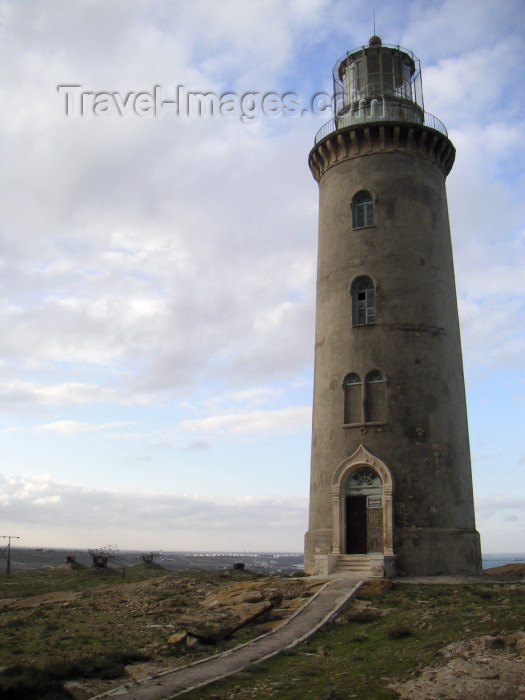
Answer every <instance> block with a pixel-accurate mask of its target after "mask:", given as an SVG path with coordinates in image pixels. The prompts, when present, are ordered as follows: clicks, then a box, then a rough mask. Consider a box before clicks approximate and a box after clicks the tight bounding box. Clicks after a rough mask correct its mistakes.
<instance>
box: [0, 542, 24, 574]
mask: <svg viewBox="0 0 525 700" xmlns="http://www.w3.org/2000/svg"><path fill="white" fill-rule="evenodd" d="M0 537H3V538H4V539H6V540H7V545H6V546H5V547H0V561H2V560H5V562H6V570H5V573H6V576H10V575H11V540H19V539H20V537H18V536H16V535H0Z"/></svg>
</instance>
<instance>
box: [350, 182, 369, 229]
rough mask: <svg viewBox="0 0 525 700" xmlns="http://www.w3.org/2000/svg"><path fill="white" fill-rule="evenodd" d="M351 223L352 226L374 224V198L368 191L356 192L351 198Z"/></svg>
mask: <svg viewBox="0 0 525 700" xmlns="http://www.w3.org/2000/svg"><path fill="white" fill-rule="evenodd" d="M352 225H353V227H354V228H361V227H362V226H373V225H374V200H373V198H372V195H371V194H370V192H365V190H361V192H357V193H356V194H355V195H354V197H353V199H352Z"/></svg>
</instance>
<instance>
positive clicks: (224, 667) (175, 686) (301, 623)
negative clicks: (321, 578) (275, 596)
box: [93, 577, 361, 700]
mask: <svg viewBox="0 0 525 700" xmlns="http://www.w3.org/2000/svg"><path fill="white" fill-rule="evenodd" d="M360 586H361V581H360V580H359V579H356V578H346V577H345V578H337V579H332V580H331V581H329V582H328V583H326V584H325V585H324V586H323V587H322V588H321V589H320V590H319V591H318V592H317V593H316V594H315V595H313V596H312V597H311V598H310V599H309V600H308V601H307V603H305V605H303V606H302V607H301V608H299V610H297V611H296V612H295V613H294V615H292V616H291V617H290V618H288V619H287V620H285V621H284V622H283V623H282V624H281V625H280V626H279V627H276V628H275V629H274V630H272V631H271V632H268V633H267V634H264V635H262V636H260V637H257V638H256V639H253V640H252V641H251V642H248V643H246V644H241V645H240V646H238V647H235V648H234V649H230V650H229V651H226V652H224V653H223V654H217V655H216V656H212V657H210V658H208V659H204V660H202V661H197V662H196V663H193V664H190V665H189V666H182V667H181V668H177V669H175V670H173V671H167V672H165V673H163V674H161V675H159V676H155V677H154V678H148V679H146V680H144V681H140V682H139V683H135V682H134V683H131V684H129V685H126V686H123V687H121V688H116V689H114V690H110V691H108V692H107V693H103V694H102V695H97V696H96V698H118V699H119V700H161V699H162V700H169V699H170V698H176V697H178V696H179V695H183V694H184V693H187V692H188V691H190V690H194V689H195V688H199V687H201V686H203V685H207V684H208V683H212V682H213V681H216V680H218V679H219V678H224V677H225V676H229V675H230V674H232V673H237V672H238V671H241V670H242V669H243V668H245V667H246V666H248V665H249V664H253V663H257V662H259V661H263V660H265V659H268V658H270V657H271V656H275V655H276V654H278V653H279V652H280V651H282V650H283V649H290V648H292V647H294V646H295V645H296V644H299V643H300V642H302V641H304V640H305V639H308V637H310V636H311V635H312V634H314V633H315V632H317V630H318V629H320V628H321V627H322V626H323V625H325V624H327V623H328V622H330V621H331V620H333V619H334V617H335V616H336V615H337V613H338V612H339V611H340V610H342V609H343V608H344V607H345V605H347V604H348V603H349V601H350V600H351V598H352V597H353V595H354V594H355V593H356V592H357V590H358V589H359V587H360ZM93 700H96V699H95V698H93Z"/></svg>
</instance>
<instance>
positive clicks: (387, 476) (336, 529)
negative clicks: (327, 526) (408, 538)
mask: <svg viewBox="0 0 525 700" xmlns="http://www.w3.org/2000/svg"><path fill="white" fill-rule="evenodd" d="M360 467H371V468H372V469H374V470H375V471H376V472H377V473H378V475H379V477H380V478H381V481H382V482H383V555H384V556H393V554H394V550H393V542H394V527H393V513H392V497H393V490H394V484H393V480H392V474H391V472H390V469H389V468H388V467H387V466H386V464H385V463H384V462H382V461H381V460H380V459H378V458H377V457H375V456H374V455H373V454H372V453H371V452H369V451H368V450H367V449H366V448H365V447H363V445H360V446H359V447H358V448H357V450H356V451H355V452H354V453H353V454H352V455H351V456H350V457H347V458H346V459H345V460H344V461H343V462H341V464H340V465H339V466H338V467H337V469H336V470H335V472H334V475H333V477H332V485H331V490H332V522H333V529H332V533H333V534H332V554H338V555H339V554H342V553H343V552H345V551H346V512H345V510H346V509H345V486H346V481H347V479H348V477H349V476H350V474H351V473H352V472H353V471H355V470H356V469H358V468H360Z"/></svg>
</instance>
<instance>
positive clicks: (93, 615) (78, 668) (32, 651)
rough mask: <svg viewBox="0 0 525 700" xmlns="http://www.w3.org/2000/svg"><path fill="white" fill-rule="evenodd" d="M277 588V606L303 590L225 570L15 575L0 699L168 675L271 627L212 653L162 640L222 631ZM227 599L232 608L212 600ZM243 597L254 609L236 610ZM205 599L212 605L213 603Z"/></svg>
mask: <svg viewBox="0 0 525 700" xmlns="http://www.w3.org/2000/svg"><path fill="white" fill-rule="evenodd" d="M252 587H255V588H254V590H255V589H256V590H255V593H254V591H253V590H252ZM280 587H281V588H283V591H284V598H285V604H286V599H288V602H289V603H290V604H292V603H293V601H292V599H294V600H297V601H298V602H300V601H301V600H302V598H304V597H307V596H310V595H311V594H312V592H313V589H311V587H309V586H308V585H307V584H306V583H304V580H303V579H290V578H287V579H278V578H274V577H266V576H262V575H256V574H250V573H249V572H235V571H233V570H230V571H224V572H204V571H191V572H188V571H185V572H183V571H181V572H167V571H166V570H164V569H162V568H161V567H159V566H155V565H140V566H136V567H132V568H129V569H127V570H126V572H125V577H123V574H122V570H111V569H99V570H97V569H92V568H85V567H77V568H69V567H66V566H64V567H58V568H56V569H52V570H48V571H37V570H27V571H21V572H15V573H14V574H13V576H12V577H11V578H9V579H7V580H3V581H2V582H1V584H0V599H1V600H0V637H1V638H2V640H3V644H2V645H1V646H0V697H1V698H2V700H37V699H40V698H42V699H44V698H45V700H58V699H59V698H60V699H62V698H70V697H74V698H77V699H78V700H83V698H87V697H90V696H92V695H94V694H95V692H93V690H95V691H96V692H101V691H102V690H104V689H105V688H106V687H110V686H108V685H107V683H106V684H104V683H102V684H98V685H97V684H94V683H92V682H91V681H90V682H89V683H88V682H82V683H78V684H77V685H75V686H74V687H69V686H67V688H69V689H66V690H64V688H63V681H71V680H79V679H84V680H85V679H103V680H105V681H107V680H109V679H115V678H123V680H122V682H124V680H125V676H126V671H125V665H126V664H130V663H133V662H139V661H140V662H145V661H149V662H152V663H156V664H161V669H162V668H163V667H162V664H164V667H165V668H172V667H175V666H177V665H181V664H185V663H189V662H192V661H195V660H197V659H199V658H203V657H205V656H208V655H210V654H212V653H216V651H217V650H223V649H227V648H229V647H231V646H235V645H236V644H238V643H241V642H242V641H245V640H246V639H249V638H250V637H252V636H255V635H257V634H261V633H262V632H263V631H265V630H266V629H267V628H268V625H270V624H272V623H271V621H269V620H268V619H267V618H266V619H264V618H263V619H262V620H261V622H260V624H257V625H254V626H250V627H247V628H245V629H244V630H241V631H240V632H238V633H236V635H235V637H233V638H232V639H229V640H226V641H224V642H221V644H220V645H218V646H213V647H209V646H204V645H197V646H194V647H188V646H186V645H184V644H177V645H171V644H170V643H169V638H170V636H171V635H173V634H174V633H176V632H178V631H182V630H192V631H195V632H199V633H204V634H208V633H211V632H214V631H217V630H219V629H223V628H224V627H228V626H232V625H234V624H235V623H237V622H239V620H241V619H244V617H247V615H248V614H249V613H250V612H252V611H253V609H254V608H261V607H262V606H263V605H264V601H265V600H267V599H268V597H269V595H270V592H273V591H275V590H276V589H279V588H280ZM246 590H248V591H250V595H248V594H247V593H246ZM228 591H229V592H232V591H233V594H236V597H237V599H240V600H237V602H235V600H232V601H230V600H228V599H226V600H225V601H221V600H220V597H221V595H225V592H228ZM243 592H244V595H245V596H246V595H248V598H250V596H251V597H254V598H255V602H254V603H251V604H250V603H244V602H243ZM234 598H235V595H234ZM214 599H216V600H217V602H218V603H221V604H219V605H213V600H214ZM210 601H211V602H212V604H211V605H210ZM274 624H275V623H274ZM2 667H3V670H2ZM117 684H118V683H117Z"/></svg>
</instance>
